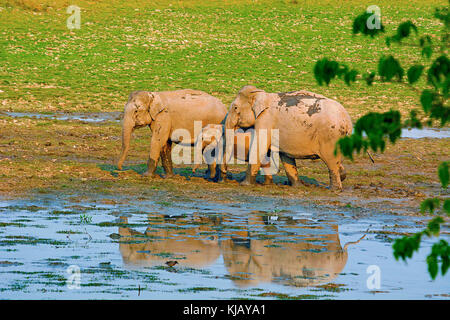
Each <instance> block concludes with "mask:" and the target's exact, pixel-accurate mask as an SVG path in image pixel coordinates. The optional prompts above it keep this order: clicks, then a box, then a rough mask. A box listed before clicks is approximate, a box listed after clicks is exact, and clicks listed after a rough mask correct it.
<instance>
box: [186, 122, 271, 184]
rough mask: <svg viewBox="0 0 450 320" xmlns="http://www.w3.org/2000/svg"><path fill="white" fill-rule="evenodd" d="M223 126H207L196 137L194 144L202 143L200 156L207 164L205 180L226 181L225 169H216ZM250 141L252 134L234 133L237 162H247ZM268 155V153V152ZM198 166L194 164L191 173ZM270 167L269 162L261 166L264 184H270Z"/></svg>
mask: <svg viewBox="0 0 450 320" xmlns="http://www.w3.org/2000/svg"><path fill="white" fill-rule="evenodd" d="M223 130H224V125H223V124H209V125H207V126H205V127H203V129H202V131H201V133H200V134H199V136H198V137H197V140H196V142H195V144H196V145H197V144H198V143H200V141H201V143H202V154H203V155H204V156H205V158H206V160H207V163H208V171H207V172H206V176H205V177H206V178H209V179H217V180H220V179H221V178H223V179H226V167H224V166H222V167H223V169H222V170H219V168H216V167H217V160H218V157H219V155H218V154H217V152H218V151H219V150H220V149H222V150H224V145H223V144H224V139H223ZM251 139H252V132H251V131H247V132H242V131H236V132H235V133H234V150H233V155H234V156H235V158H236V159H237V160H239V161H246V162H248V161H249V158H250V155H249V150H250V142H251ZM269 153H270V151H269ZM199 166H200V164H198V163H197V164H195V166H194V168H193V170H192V172H193V173H195V171H196V170H197V168H198V167H199ZM269 167H270V162H269V163H266V164H261V168H262V170H263V172H264V177H265V179H264V184H272V183H273V178H272V175H270V174H269V173H268V169H269Z"/></svg>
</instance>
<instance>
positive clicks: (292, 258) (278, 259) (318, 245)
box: [220, 216, 348, 287]
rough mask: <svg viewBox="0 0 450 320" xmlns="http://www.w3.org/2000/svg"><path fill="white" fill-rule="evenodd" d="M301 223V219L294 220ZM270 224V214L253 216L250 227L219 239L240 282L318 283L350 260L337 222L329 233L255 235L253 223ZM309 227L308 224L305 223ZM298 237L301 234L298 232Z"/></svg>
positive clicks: (334, 273)
mask: <svg viewBox="0 0 450 320" xmlns="http://www.w3.org/2000/svg"><path fill="white" fill-rule="evenodd" d="M292 222H293V223H294V224H295V225H297V226H298V223H299V221H298V220H292ZM262 224H266V226H267V225H268V219H267V217H262V216H251V217H249V219H248V231H241V232H239V233H237V232H233V235H231V237H229V239H227V240H221V241H220V249H221V252H222V255H223V258H224V261H225V265H226V268H227V270H228V272H229V274H230V276H231V277H232V279H233V281H234V282H235V283H236V284H237V285H238V286H250V285H256V284H257V283H259V282H280V283H284V284H288V285H292V286H298V287H305V286H315V285H319V284H321V283H326V282H330V281H332V280H333V279H334V278H335V277H336V276H337V275H338V274H339V273H340V272H341V271H342V270H343V269H344V267H345V265H346V263H347V258H348V255H347V245H346V246H344V248H342V246H341V244H340V241H339V232H338V226H337V225H332V226H331V229H332V230H330V231H331V232H330V233H326V234H316V235H308V237H307V238H303V239H298V240H296V241H289V239H292V237H295V235H294V236H289V234H287V235H286V237H285V238H287V239H288V241H287V242H284V241H280V242H277V240H280V239H279V237H278V236H275V237H274V239H267V236H265V237H264V238H266V239H261V240H260V239H256V238H255V237H254V236H252V235H251V233H252V232H251V229H252V226H261V225H262ZM306 228H308V226H306ZM297 237H298V236H297Z"/></svg>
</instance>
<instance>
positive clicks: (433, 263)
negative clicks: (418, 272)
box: [427, 254, 438, 280]
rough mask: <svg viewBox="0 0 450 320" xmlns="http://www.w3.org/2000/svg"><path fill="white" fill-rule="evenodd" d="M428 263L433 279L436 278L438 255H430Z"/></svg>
mask: <svg viewBox="0 0 450 320" xmlns="http://www.w3.org/2000/svg"><path fill="white" fill-rule="evenodd" d="M427 264H428V273H429V274H430V276H431V279H433V280H434V279H436V276H437V273H438V262H437V257H436V256H434V255H431V254H430V255H429V256H428V257H427Z"/></svg>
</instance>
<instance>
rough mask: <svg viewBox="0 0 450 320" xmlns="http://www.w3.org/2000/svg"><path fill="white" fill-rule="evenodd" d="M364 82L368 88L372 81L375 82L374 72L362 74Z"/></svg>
mask: <svg viewBox="0 0 450 320" xmlns="http://www.w3.org/2000/svg"><path fill="white" fill-rule="evenodd" d="M364 80H365V81H366V83H367V85H368V86H371V85H372V83H373V81H374V80H375V72H371V73H366V74H364Z"/></svg>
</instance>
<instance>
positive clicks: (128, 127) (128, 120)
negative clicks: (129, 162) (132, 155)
mask: <svg viewBox="0 0 450 320" xmlns="http://www.w3.org/2000/svg"><path fill="white" fill-rule="evenodd" d="M134 124H135V122H134V119H133V109H132V108H125V115H124V117H123V124H122V152H121V154H120V158H119V162H118V164H117V167H118V168H119V170H122V165H123V162H124V161H125V158H126V157H127V155H128V150H129V149H130V140H131V134H132V133H133V129H134Z"/></svg>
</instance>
